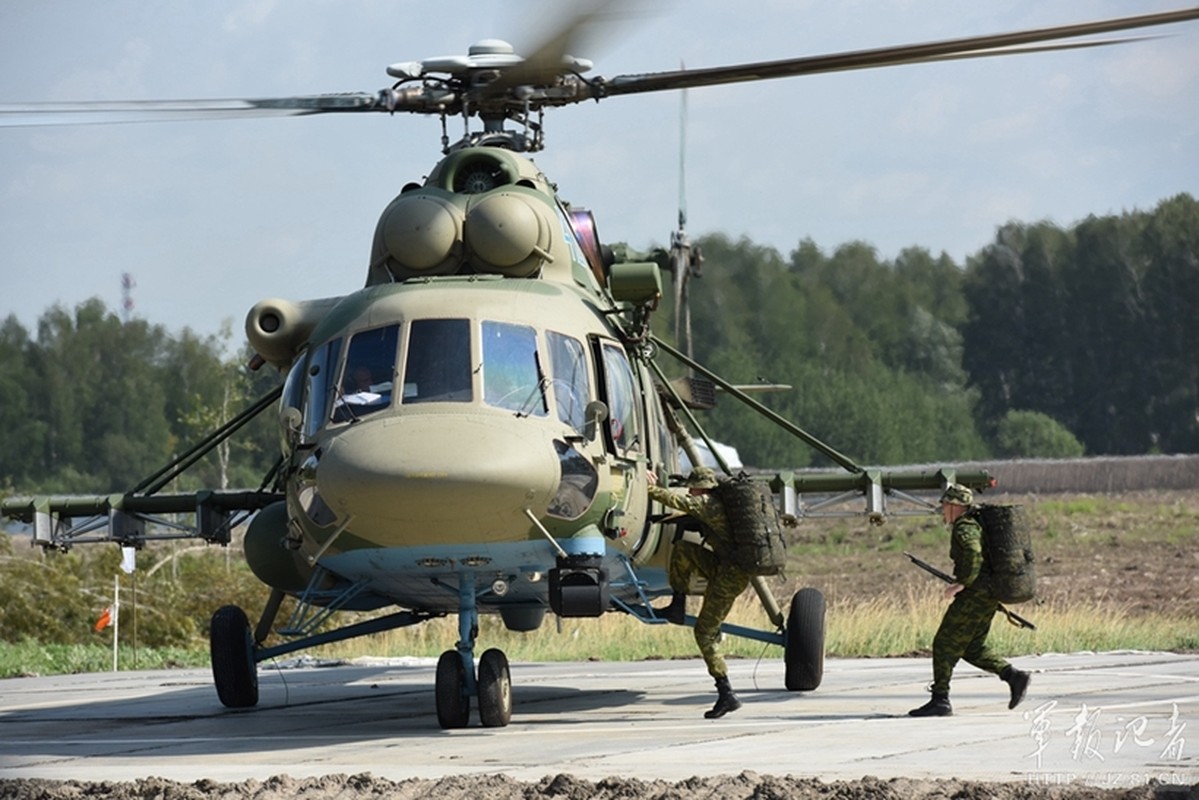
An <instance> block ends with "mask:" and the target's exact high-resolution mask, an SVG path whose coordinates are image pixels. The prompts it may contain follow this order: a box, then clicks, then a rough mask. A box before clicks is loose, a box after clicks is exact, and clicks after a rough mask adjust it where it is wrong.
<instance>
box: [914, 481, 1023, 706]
mask: <svg viewBox="0 0 1199 800" xmlns="http://www.w3.org/2000/svg"><path fill="white" fill-rule="evenodd" d="M973 504H974V493H973V492H972V491H971V490H970V489H969V488H968V487H966V486H962V485H960V484H956V483H951V484H950V485H949V486H948V487H946V489H945V492H944V494H942V495H941V514H942V518H943V519H944V520H945V524H946V525H950V526H952V532H951V534H950V543H949V557H950V558H951V559H953V577H954V583H952V584H950V585H949V586H948V587H946V589H945V597H946V598H953V602H952V603H951V604H950V605H949V608H948V609H946V611H945V616H944V617H942V619H941V626H940V627H939V628H938V629H937V635H936V636H935V637H934V638H933V683H932V687H931V688H932V695H933V696H932V699H931V700H929V701H928V702H927V703H925V704H924V705H923V706H920V707H919V708H914V709H912V710H911V711H909V712H908V713H909V714H910V715H911V716H913V717H947V716H949V715H951V714H953V706H952V705H950V703H949V679H950V678H951V677H952V676H953V668H954V666H955V665H956V664H957V662H958V660H959V659H962V658H964V659H966V661H968V662H969V663H971V664H973V665H974V666H976V667H978V668H979V669H983V670H986V671H987V672H993V673H995V674H996V675H998V676H999V677H1000V678H1001V679H1002V680H1003V681H1005V682H1006V683H1007V684H1008V688H1009V689H1010V690H1011V699H1010V701H1009V702H1008V708H1015V707H1016V705H1017V704H1018V703H1019V702H1020V701H1021V700H1023V699H1024V693H1025V691H1027V689H1028V673H1027V672H1022V671H1020V670H1018V669H1015V668H1014V667H1013V666H1012V665H1011V664H1009V663H1008V662H1007V660H1006V659H1004V658H1002V657H1000V656H999V655H998V654H996V653H995V652H994V651H993V650H992V649H991V648H990V647H989V646H987V634H989V633H990V631H991V619H992V617H994V616H995V612H996V611H998V610H999V601H998V600H996V599H995V598H993V597H991V595H990V594H988V593H987V590H986V586H985V583H986V581H985V580H983V581H979V575H980V574H985V569H984V566H985V562H984V556H983V546H982V540H983V529H982V526H981V525H980V524H979V523H978V520H976V519H975V518H974V517H973V516H972V515H970V514H969V513H968V512H969V511H970V507H971V506H972V505H973Z"/></svg>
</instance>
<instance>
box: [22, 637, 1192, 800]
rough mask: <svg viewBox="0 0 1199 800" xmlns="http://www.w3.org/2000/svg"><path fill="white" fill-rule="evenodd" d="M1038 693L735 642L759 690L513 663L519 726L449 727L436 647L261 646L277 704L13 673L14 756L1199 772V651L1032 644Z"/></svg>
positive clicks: (636, 672) (197, 677)
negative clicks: (933, 680) (437, 688)
mask: <svg viewBox="0 0 1199 800" xmlns="http://www.w3.org/2000/svg"><path fill="white" fill-rule="evenodd" d="M1015 663H1016V664H1017V666H1019V667H1021V668H1023V669H1028V670H1031V671H1032V672H1033V679H1032V685H1031V688H1030V690H1029V695H1028V698H1027V699H1026V700H1025V701H1024V703H1023V705H1021V706H1020V707H1019V708H1017V709H1016V710H1014V711H1009V710H1008V709H1007V686H1006V685H1005V684H1003V683H1001V682H1000V681H999V680H998V679H997V678H995V677H994V676H991V675H986V674H984V673H981V672H979V671H977V670H975V669H973V668H971V667H968V666H965V665H962V666H959V667H958V671H957V674H956V677H955V679H954V685H953V695H952V701H953V705H954V709H955V711H956V714H955V716H953V717H950V718H942V719H913V718H910V717H908V716H907V715H906V714H907V711H908V709H910V708H912V707H914V706H916V705H919V704H922V703H923V702H924V701H925V700H926V699H927V693H926V691H925V688H924V687H925V685H926V684H927V682H928V681H929V674H930V666H929V661H928V659H903V658H900V659H852V660H841V659H830V660H829V661H828V663H827V664H826V667H825V675H824V682H823V684H822V685H821V687H820V688H819V689H818V690H817V691H815V692H809V693H792V692H787V691H784V690H783V689H782V686H783V664H782V662H781V661H779V660H777V659H770V660H763V661H760V662H753V661H744V660H737V661H732V662H730V666H731V668H732V670H733V672H732V676H731V677H732V681H733V685H734V687H735V688H736V689H737V691H738V694H739V696H740V697H741V699H742V701H743V702H744V704H745V705H744V707H743V708H742V709H741V710H740V711H738V712H736V713H735V714H732V715H729V716H727V717H725V718H724V719H720V720H705V719H703V712H704V711H705V710H706V709H707V708H709V707H710V706H711V704H712V702H713V701H714V699H715V693H714V691H713V688H712V684H711V681H710V679H709V678H708V676H707V675H706V674H705V672H704V669H703V664H702V662H700V661H699V660H689V661H659V662H653V661H650V662H638V663H552V664H528V663H515V664H513V665H512V682H513V698H514V703H515V709H514V712H513V718H512V724H511V725H510V726H508V727H507V728H502V729H484V728H481V727H478V722H477V714H475V713H473V712H472V727H470V728H466V729H461V730H454V731H443V730H441V729H440V728H439V727H438V724H437V717H436V714H435V711H434V705H433V672H434V664H433V661H432V660H391V661H380V662H378V663H372V662H362V663H354V664H350V665H337V666H300V667H292V668H276V667H272V666H271V665H269V664H267V665H261V666H260V672H259V676H260V684H261V693H260V694H261V699H260V702H259V705H258V707H257V708H254V709H249V710H236V711H234V710H229V709H226V708H224V707H223V706H221V705H220V703H219V702H218V700H217V697H216V692H215V690H214V689H213V687H212V683H211V675H210V674H209V673H208V671H206V670H178V671H164V672H121V673H97V674H90V675H71V676H62V677H50V678H16V679H10V680H3V681H0V778H21V777H41V778H56V779H68V778H74V779H79V780H114V781H115V780H129V779H133V778H139V777H149V776H159V777H164V778H170V779H173V780H180V781H194V780H198V779H201V778H209V779H212V780H217V781H222V782H224V781H238V780H244V779H246V778H259V779H263V778H267V777H269V776H271V775H277V774H289V775H292V776H293V777H306V776H314V775H324V774H329V773H338V772H341V773H351V774H353V773H360V772H370V773H373V774H374V775H376V776H379V777H386V778H390V779H393V780H400V779H403V778H409V777H415V778H437V777H442V776H447V775H454V774H465V773H495V772H503V773H506V774H508V775H510V776H512V777H513V778H516V779H520V780H536V779H539V778H541V777H543V776H545V775H554V774H557V773H568V774H571V775H575V776H577V777H580V778H587V779H590V780H598V779H600V778H603V777H606V776H610V775H620V776H636V777H639V778H643V779H650V778H663V779H667V780H672V781H674V780H679V779H682V778H687V777H690V776H693V775H720V774H736V773H739V772H741V771H743V770H753V771H756V772H759V773H770V774H788V773H789V774H794V775H801V776H813V777H819V778H823V779H825V780H834V779H856V778H861V777H863V776H866V775H872V776H877V777H881V778H889V777H898V776H906V777H912V778H924V777H945V778H949V777H957V778H963V779H976V780H1003V781H1022V782H1023V781H1027V782H1036V783H1066V782H1069V781H1072V780H1075V779H1080V780H1082V781H1085V782H1087V783H1091V784H1094V785H1098V786H1105V787H1108V786H1110V787H1119V786H1133V785H1140V784H1144V783H1146V782H1147V781H1148V780H1149V779H1156V780H1158V781H1160V782H1163V783H1172V784H1194V783H1199V757H1197V756H1199V655H1175V654H1170V653H1100V654H1072V655H1045V656H1037V657H1025V658H1020V659H1016V661H1015Z"/></svg>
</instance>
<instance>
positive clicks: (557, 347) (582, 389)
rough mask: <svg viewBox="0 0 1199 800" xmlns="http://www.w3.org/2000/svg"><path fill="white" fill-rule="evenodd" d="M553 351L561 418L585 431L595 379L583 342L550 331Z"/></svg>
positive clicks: (552, 372)
mask: <svg viewBox="0 0 1199 800" xmlns="http://www.w3.org/2000/svg"><path fill="white" fill-rule="evenodd" d="M545 338H546V343H547V344H548V345H549V350H550V387H551V389H552V393H553V395H554V405H555V406H557V409H558V419H560V420H561V421H562V422H565V423H566V424H567V425H569V426H570V427H572V428H574V429H575V430H576V431H578V432H579V433H582V432H583V429H584V427H585V426H586V420H585V419H584V417H583V409H584V408H586V406H587V401H588V400H589V399H590V398H591V378H590V377H588V375H587V356H586V350H585V349H584V348H583V343H582V342H580V341H579V340H578V339H574V338H572V337H570V336H566V335H565V334H561V333H555V332H554V331H546V334H545Z"/></svg>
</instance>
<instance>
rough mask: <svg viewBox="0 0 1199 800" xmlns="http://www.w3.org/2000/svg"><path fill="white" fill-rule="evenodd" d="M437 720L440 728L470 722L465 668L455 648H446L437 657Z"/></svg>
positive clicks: (459, 726)
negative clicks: (439, 656)
mask: <svg viewBox="0 0 1199 800" xmlns="http://www.w3.org/2000/svg"><path fill="white" fill-rule="evenodd" d="M436 681H437V683H436V685H435V687H434V695H435V696H436V698H437V722H438V724H440V725H441V727H442V728H445V729H447V730H448V729H450V728H465V727H466V726H467V725H468V724H470V698H469V697H467V695H466V668H465V667H464V666H463V664H462V656H460V655H458V651H457V650H446V651H445V652H444V653H442V654H441V658H439V659H437V679H436Z"/></svg>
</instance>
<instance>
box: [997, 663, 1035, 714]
mask: <svg viewBox="0 0 1199 800" xmlns="http://www.w3.org/2000/svg"><path fill="white" fill-rule="evenodd" d="M999 679H1000V680H1001V681H1003V682H1004V683H1006V684H1007V685H1008V688H1009V689H1011V690H1012V699H1011V700H1009V701H1008V704H1007V707H1008V708H1015V707H1016V706H1018V705H1020V701H1021V700H1023V699H1024V693H1025V692H1027V691H1028V679H1029V675H1028V673H1027V672H1023V671H1021V670H1018V669H1016V668H1015V667H1013V666H1012V665H1011V664H1009V665H1007V666H1006V667H1004V668H1003V672H1001V673H999Z"/></svg>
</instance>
